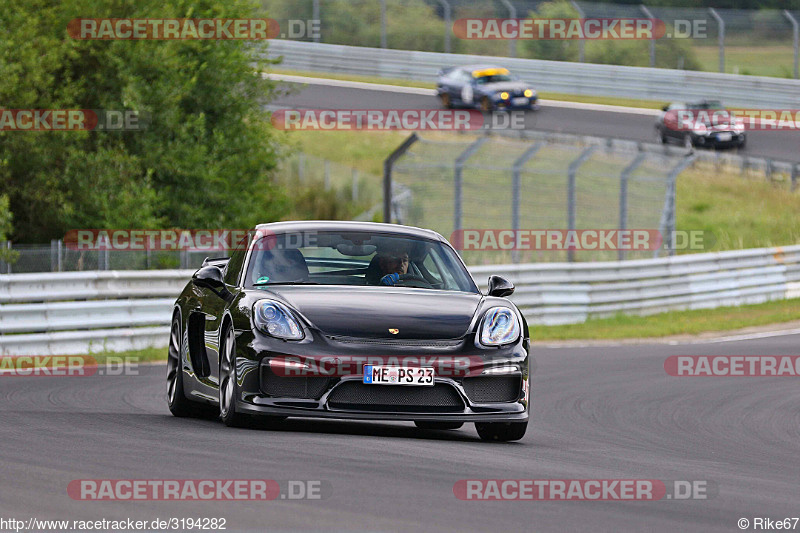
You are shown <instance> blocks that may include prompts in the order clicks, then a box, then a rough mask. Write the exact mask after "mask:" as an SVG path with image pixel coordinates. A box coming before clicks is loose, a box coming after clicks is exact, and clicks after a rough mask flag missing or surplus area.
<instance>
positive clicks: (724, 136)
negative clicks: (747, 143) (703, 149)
mask: <svg viewBox="0 0 800 533" xmlns="http://www.w3.org/2000/svg"><path fill="white" fill-rule="evenodd" d="M732 138H733V137H731V134H730V133H718V134H717V140H718V141H721V142H725V141H730V140H731V139H732Z"/></svg>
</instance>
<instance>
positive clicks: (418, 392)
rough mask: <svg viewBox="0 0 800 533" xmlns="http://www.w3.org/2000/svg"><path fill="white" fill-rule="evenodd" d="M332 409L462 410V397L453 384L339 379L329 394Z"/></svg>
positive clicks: (418, 411) (423, 411)
mask: <svg viewBox="0 0 800 533" xmlns="http://www.w3.org/2000/svg"><path fill="white" fill-rule="evenodd" d="M328 406H330V407H331V408H334V409H353V410H359V411H395V412H415V413H425V412H441V411H447V412H453V411H463V410H464V401H463V400H462V399H461V396H460V395H459V394H458V391H456V390H455V389H454V388H453V387H452V386H450V385H447V384H444V383H437V384H435V385H434V386H432V387H425V386H418V387H415V386H404V385H366V384H364V383H361V382H358V381H346V382H344V383H341V384H340V385H339V386H337V387H336V388H335V389H333V391H332V392H331V394H330V396H329V397H328Z"/></svg>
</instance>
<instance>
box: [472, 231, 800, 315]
mask: <svg viewBox="0 0 800 533" xmlns="http://www.w3.org/2000/svg"><path fill="white" fill-rule="evenodd" d="M470 270H471V272H472V275H473V276H474V277H476V278H478V279H480V278H486V277H488V276H489V275H490V274H498V275H501V276H505V277H507V278H508V279H510V280H512V281H513V282H514V283H515V284H516V285H517V290H516V291H515V293H514V295H513V296H512V299H513V300H514V302H515V303H516V304H517V305H518V306H519V307H520V309H521V310H522V311H523V313H524V314H525V317H526V318H527V320H528V322H529V323H531V324H569V323H577V322H584V321H585V320H586V319H587V318H598V317H604V316H612V315H615V314H618V313H628V314H641V315H646V314H652V313H659V312H663V311H668V310H678V309H703V308H713V307H721V306H728V305H742V304H753V303H762V302H766V301H769V300H781V299H784V298H797V297H800V245H795V246H787V247H784V248H761V249H753V250H737V251H729V252H717V253H708V254H691V255H682V256H672V257H666V258H663V259H644V260H636V261H615V262H611V261H608V262H602V263H561V264H554V263H551V264H538V265H505V266H502V267H495V266H480V267H473V268H471V269H470Z"/></svg>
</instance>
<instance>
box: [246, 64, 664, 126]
mask: <svg viewBox="0 0 800 533" xmlns="http://www.w3.org/2000/svg"><path fill="white" fill-rule="evenodd" d="M261 75H262V76H263V77H264V78H267V79H270V80H273V81H283V82H287V83H305V84H307V85H326V86H328V87H344V88H347V89H365V90H368V91H383V92H389V93H399V94H414V95H418V96H436V90H434V89H424V88H422V87H402V86H400V85H386V84H382V83H367V82H364V81H345V80H331V79H328V78H310V77H307V76H292V75H289V74H270V73H262V74H261ZM539 103H540V104H541V105H542V106H546V107H563V108H567V109H583V110H586V111H604V112H606V113H627V114H631V115H648V116H656V115H658V113H659V111H658V110H657V109H645V108H641V107H624V106H616V105H606V104H588V103H584V102H566V101H563V100H539Z"/></svg>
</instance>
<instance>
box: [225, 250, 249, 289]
mask: <svg viewBox="0 0 800 533" xmlns="http://www.w3.org/2000/svg"><path fill="white" fill-rule="evenodd" d="M246 255H247V239H245V241H244V242H241V243H239V245H238V246H237V247H236V250H234V251H233V253H232V254H231V258H230V259H229V260H228V264H227V265H226V266H225V277H224V280H225V283H227V284H228V285H236V282H237V281H239V273H240V272H241V271H242V264H243V263H244V258H245V256H246Z"/></svg>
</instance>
